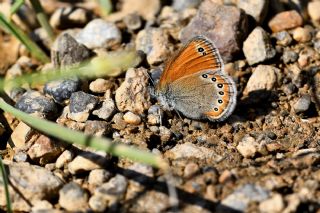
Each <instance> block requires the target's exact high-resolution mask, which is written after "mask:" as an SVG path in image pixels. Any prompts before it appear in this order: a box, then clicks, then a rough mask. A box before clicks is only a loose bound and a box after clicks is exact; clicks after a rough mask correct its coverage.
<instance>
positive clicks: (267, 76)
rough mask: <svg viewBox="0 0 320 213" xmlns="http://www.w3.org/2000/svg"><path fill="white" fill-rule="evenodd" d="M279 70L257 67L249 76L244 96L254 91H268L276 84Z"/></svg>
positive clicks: (264, 66)
mask: <svg viewBox="0 0 320 213" xmlns="http://www.w3.org/2000/svg"><path fill="white" fill-rule="evenodd" d="M279 72H280V70H279V69H278V68H276V67H273V66H270V65H259V66H257V67H256V69H255V70H254V72H253V74H252V75H251V76H250V78H249V80H248V83H247V86H246V88H245V91H244V94H249V93H250V92H254V91H259V90H260V91H261V90H265V91H270V90H272V89H273V88H274V86H275V85H276V83H277V74H276V73H279Z"/></svg>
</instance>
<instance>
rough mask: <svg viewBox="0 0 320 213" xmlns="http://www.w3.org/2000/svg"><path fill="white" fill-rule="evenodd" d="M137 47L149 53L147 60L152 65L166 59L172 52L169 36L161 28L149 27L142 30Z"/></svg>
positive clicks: (138, 36)
mask: <svg viewBox="0 0 320 213" xmlns="http://www.w3.org/2000/svg"><path fill="white" fill-rule="evenodd" d="M135 43H136V49H137V50H141V51H143V52H144V53H145V54H146V55H147V61H148V63H149V64H151V65H155V64H159V63H161V62H163V61H165V60H166V59H167V58H168V56H169V55H170V53H171V52H172V51H171V50H172V46H170V44H169V36H168V34H167V33H166V31H165V30H163V29H161V28H147V29H145V30H141V31H140V32H139V33H138V35H137V38H136V41H135Z"/></svg>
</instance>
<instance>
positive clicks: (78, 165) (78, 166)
mask: <svg viewBox="0 0 320 213" xmlns="http://www.w3.org/2000/svg"><path fill="white" fill-rule="evenodd" d="M108 164H109V157H108V156H106V154H105V153H102V152H96V153H94V152H83V153H81V154H80V155H78V156H76V157H75V158H74V159H73V160H72V161H71V162H70V163H69V164H68V170H69V172H70V173H71V174H79V173H83V172H86V171H91V170H94V169H101V168H103V167H104V166H107V165H108Z"/></svg>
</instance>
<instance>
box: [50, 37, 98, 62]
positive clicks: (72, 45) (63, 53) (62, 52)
mask: <svg viewBox="0 0 320 213" xmlns="http://www.w3.org/2000/svg"><path fill="white" fill-rule="evenodd" d="M51 55H52V59H51V60H52V62H53V64H54V66H55V67H60V66H61V67H65V66H70V65H73V64H77V63H80V62H83V61H85V60H86V59H88V58H90V57H91V56H92V55H93V53H92V51H91V50H90V49H88V48H87V47H86V46H84V45H83V44H79V43H78V42H77V41H76V40H75V39H74V38H73V37H72V36H71V35H69V34H67V33H64V34H62V35H61V36H59V37H58V39H57V40H56V42H55V45H54V46H53V47H52V54H51Z"/></svg>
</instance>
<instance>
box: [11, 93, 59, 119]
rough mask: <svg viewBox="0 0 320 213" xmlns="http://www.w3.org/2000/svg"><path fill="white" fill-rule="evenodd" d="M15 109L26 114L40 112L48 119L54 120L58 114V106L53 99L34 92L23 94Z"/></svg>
mask: <svg viewBox="0 0 320 213" xmlns="http://www.w3.org/2000/svg"><path fill="white" fill-rule="evenodd" d="M15 107H16V108H17V109H19V110H21V111H23V112H26V113H35V112H38V113H40V114H43V115H44V116H45V117H46V118H53V117H55V116H56V115H57V112H58V109H57V105H56V103H55V102H54V101H53V100H52V99H51V98H49V97H46V96H44V95H42V94H41V93H39V92H37V91H33V90H30V91H27V92H26V93H25V94H23V95H22V96H21V98H20V99H19V100H18V102H17V103H16V105H15Z"/></svg>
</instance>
